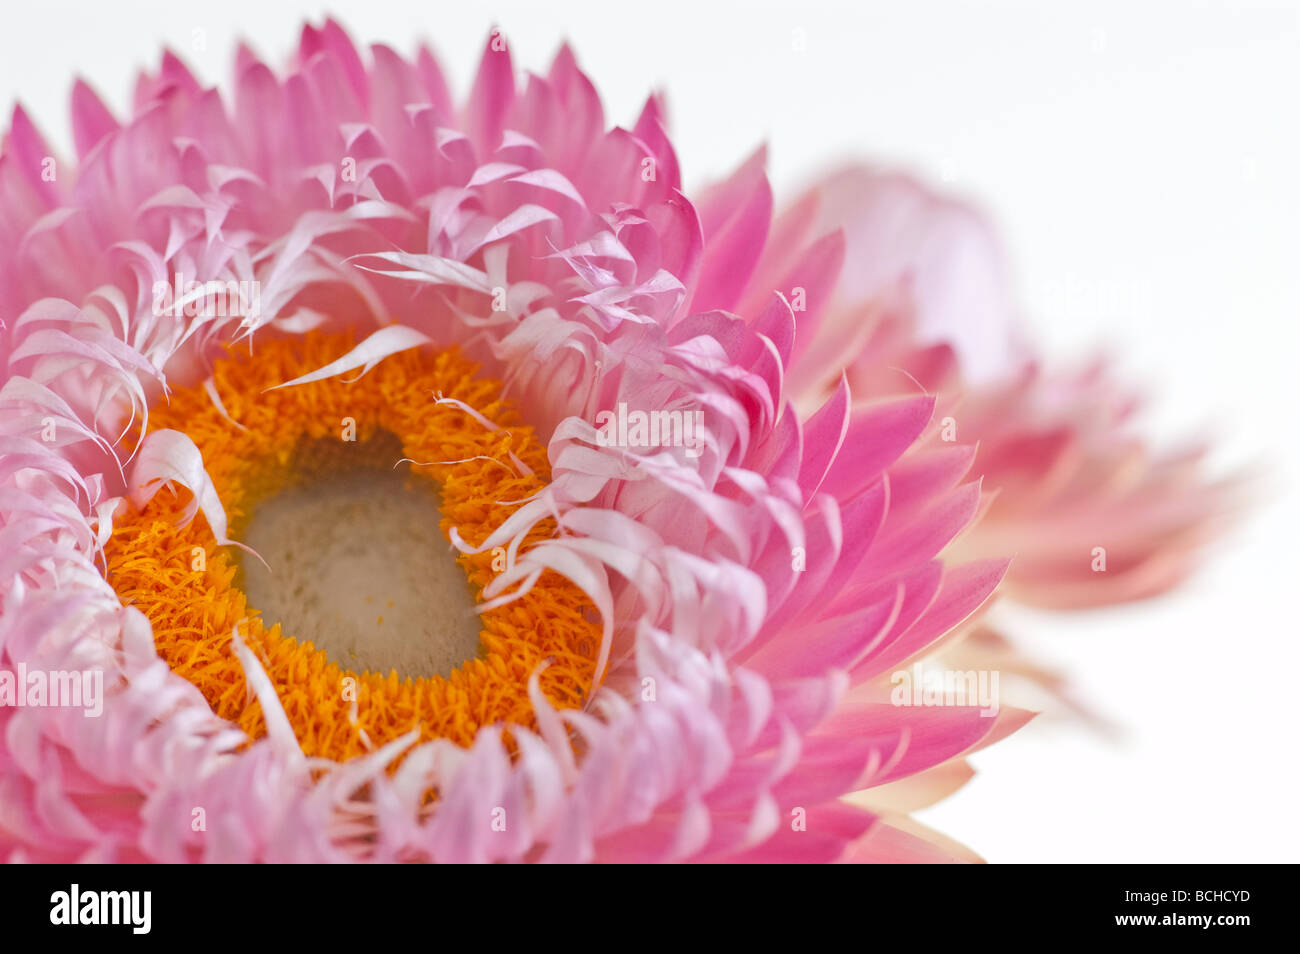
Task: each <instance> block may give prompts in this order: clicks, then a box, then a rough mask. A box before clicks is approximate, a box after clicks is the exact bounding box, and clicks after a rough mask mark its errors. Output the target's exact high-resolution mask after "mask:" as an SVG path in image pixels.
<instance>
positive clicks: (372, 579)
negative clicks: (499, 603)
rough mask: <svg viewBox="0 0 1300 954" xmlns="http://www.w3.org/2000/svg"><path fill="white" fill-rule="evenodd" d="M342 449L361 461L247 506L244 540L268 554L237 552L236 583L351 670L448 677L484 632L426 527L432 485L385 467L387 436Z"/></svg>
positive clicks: (432, 520) (270, 614) (435, 496)
mask: <svg viewBox="0 0 1300 954" xmlns="http://www.w3.org/2000/svg"><path fill="white" fill-rule="evenodd" d="M343 446H344V447H349V446H351V447H356V448H357V449H358V451H359V452H360V453H359V455H349V456H359V457H360V458H361V459H359V460H357V461H347V462H346V465H345V466H339V465H338V464H336V465H334V467H333V468H331V469H332V470H333V471H334V472H333V473H330V474H329V475H328V476H324V477H317V478H315V479H314V480H309V481H306V482H303V483H301V484H298V485H295V486H291V487H288V488H286V489H284V490H282V491H280V492H279V493H278V494H275V495H274V496H272V497H268V498H267V499H265V500H263V501H260V502H258V503H256V504H254V505H253V507H252V508H251V509H250V512H249V515H248V519H247V522H246V523H245V525H244V527H243V529H242V531H241V533H240V541H241V542H242V543H244V544H245V545H246V546H248V547H250V548H251V549H253V550H254V551H256V553H257V554H258V556H260V557H261V560H264V561H265V563H263V562H261V560H258V559H256V558H254V557H252V556H249V555H248V554H247V553H244V552H240V553H239V554H238V555H237V559H238V561H239V574H238V575H237V577H236V582H237V583H238V585H239V587H240V589H242V590H243V591H244V595H245V596H247V597H248V602H249V603H250V604H251V605H253V606H256V607H257V608H258V609H260V610H261V612H262V617H263V619H265V620H267V621H269V622H276V623H279V624H280V627H281V628H282V629H283V630H284V631H286V632H290V633H296V634H298V636H299V638H302V639H310V640H311V641H312V642H313V643H314V644H315V646H316V648H317V649H319V650H321V651H323V652H324V653H325V654H326V655H327V656H329V658H330V659H333V660H336V661H338V662H339V663H341V664H344V665H346V666H347V667H348V668H350V669H360V670H364V671H368V672H378V673H387V672H389V671H393V670H395V671H396V672H398V673H399V674H401V675H403V676H415V677H421V678H424V677H428V676H435V675H439V676H448V675H450V674H451V672H452V670H454V669H455V668H456V667H457V666H459V665H460V664H461V663H463V662H465V661H466V660H469V659H473V658H475V657H477V656H478V654H479V650H480V648H481V641H480V639H479V630H480V626H479V618H478V614H477V613H476V612H475V611H474V591H473V588H472V587H471V586H470V584H469V580H468V579H466V577H465V572H464V570H462V569H461V568H460V567H459V566H458V565H457V564H456V561H455V560H454V559H453V557H452V552H451V550H450V548H449V547H448V545H447V542H446V541H445V540H443V539H442V537H441V535H440V534H438V533H436V532H431V530H433V529H436V528H437V526H438V523H439V521H440V520H441V519H442V515H441V513H440V512H439V507H440V505H441V499H440V494H439V493H438V490H437V488H436V487H435V486H434V483H433V481H431V480H428V479H425V478H423V477H421V476H420V475H411V474H409V473H403V472H400V471H396V470H394V469H393V468H392V464H393V463H396V462H397V461H399V460H401V458H402V445H401V442H400V441H399V440H398V439H397V438H396V437H395V436H394V435H392V434H380V435H377V436H376V437H375V438H373V439H372V440H370V441H367V442H366V443H365V444H359V445H358V444H354V445H347V444H345V445H343ZM385 462H387V463H385ZM371 464H374V465H375V466H368V465H371ZM401 466H402V470H403V471H409V466H408V465H406V464H403V465H401Z"/></svg>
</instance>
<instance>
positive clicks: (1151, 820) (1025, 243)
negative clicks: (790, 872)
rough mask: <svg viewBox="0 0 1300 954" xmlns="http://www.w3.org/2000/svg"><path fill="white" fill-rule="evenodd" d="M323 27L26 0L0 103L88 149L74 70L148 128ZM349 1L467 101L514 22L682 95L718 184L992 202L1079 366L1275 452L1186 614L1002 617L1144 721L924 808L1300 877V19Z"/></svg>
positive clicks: (1194, 421)
mask: <svg viewBox="0 0 1300 954" xmlns="http://www.w3.org/2000/svg"><path fill="white" fill-rule="evenodd" d="M323 9H325V8H323V7H320V6H318V5H316V4H310V3H292V2H289V3H285V2H267V0H256V2H248V0H222V2H219V3H202V4H193V5H191V6H188V7H187V5H185V4H180V3H175V2H169V3H143V2H122V0H114V2H112V3H99V2H93V3H92V2H85V3H59V2H42V3H23V4H10V5H8V6H7V8H6V11H5V29H4V30H3V31H0V94H2V98H3V100H4V101H5V102H11V101H12V100H14V99H15V98H17V99H20V100H21V101H22V102H23V104H24V105H25V106H26V107H27V108H28V110H29V112H30V113H31V114H32V116H33V117H34V118H35V119H36V121H37V123H38V125H40V126H41V128H42V129H43V130H44V131H45V133H46V134H47V136H48V137H49V138H50V139H51V140H52V141H53V142H54V144H55V145H56V146H58V147H61V148H62V150H63V152H64V153H65V154H67V153H70V152H71V150H70V149H69V148H68V147H69V146H70V143H71V133H70V128H69V125H68V121H67V107H66V104H67V97H68V94H69V91H70V88H71V82H72V78H73V77H74V76H75V75H77V74H80V75H82V76H84V77H86V78H87V79H88V80H89V81H90V82H91V83H92V85H94V86H95V87H96V88H97V89H98V90H99V91H100V93H101V95H102V96H104V97H105V98H106V100H107V101H108V102H109V103H110V105H112V106H114V107H116V108H118V109H119V110H120V109H121V108H122V107H123V106H125V104H126V103H127V101H128V97H129V91H130V88H131V82H132V76H133V73H134V71H135V70H136V69H138V68H140V67H142V66H145V65H148V66H151V67H152V66H154V65H156V62H157V54H158V50H159V48H160V45H161V44H163V43H166V44H168V45H170V46H171V47H172V48H173V49H174V50H176V51H177V52H178V53H179V54H180V55H181V56H182V57H183V58H185V59H186V60H187V62H189V64H190V65H191V68H192V69H194V70H195V72H196V73H197V74H198V75H199V77H200V78H201V79H203V80H205V81H207V82H220V83H223V84H224V83H227V82H228V79H229V73H230V62H231V60H230V55H231V51H232V49H233V43H234V41H235V39H236V38H237V37H243V38H245V39H247V40H249V41H250V43H251V45H252V46H253V47H254V48H255V49H256V50H257V51H258V52H260V53H261V54H262V55H263V56H266V57H269V58H271V59H272V60H273V61H274V62H276V63H279V62H282V61H283V59H284V57H285V56H286V55H287V54H288V52H289V50H290V49H291V47H292V45H293V43H294V42H295V41H296V36H297V24H298V22H299V21H300V20H301V18H302V17H304V16H312V17H319V16H320V15H321V11H322V10H323ZM329 9H332V10H333V11H335V12H336V14H337V15H338V16H339V17H340V18H341V19H342V21H343V22H344V24H345V25H346V26H347V27H348V28H349V29H350V30H351V31H352V34H353V37H354V39H356V40H357V41H359V42H372V41H383V42H386V43H388V44H390V45H392V46H394V47H396V48H397V49H399V50H402V51H404V52H409V51H410V50H411V49H412V48H413V45H414V41H415V39H416V38H417V37H424V38H427V39H429V40H431V41H432V42H433V44H434V46H435V48H436V49H437V51H438V52H439V54H440V56H441V58H442V60H443V63H444V66H445V68H446V72H447V74H448V77H449V79H450V80H451V81H452V82H453V84H454V86H455V88H456V89H457V90H458V91H460V92H461V93H463V92H464V91H465V90H467V88H468V84H469V80H470V78H471V76H472V70H473V66H474V63H475V61H476V59H477V57H478V55H479V52H480V50H481V48H482V46H483V43H484V40H485V38H486V36H487V34H488V31H489V29H490V27H491V26H492V25H493V24H494V23H495V24H499V25H500V26H501V27H502V28H503V30H504V32H505V34H506V36H507V38H508V40H509V41H510V43H511V45H512V50H513V53H514V57H515V62H516V65H517V66H520V67H524V68H530V69H533V70H537V71H539V72H541V71H544V69H545V68H546V66H547V65H548V64H549V61H550V57H551V55H552V54H553V52H554V50H555V48H556V46H557V44H558V43H559V41H560V40H561V39H563V38H566V37H567V38H568V39H569V40H570V41H571V42H572V43H573V45H574V47H575V49H576V51H577V55H578V58H579V62H580V63H581V64H582V65H583V67H584V68H585V69H586V70H587V71H588V72H589V73H590V74H591V76H592V78H593V80H594V81H595V83H596V85H597V87H598V88H599V89H600V91H601V93H602V96H603V98H604V102H605V106H606V113H607V116H608V117H609V118H610V119H611V121H613V122H618V123H630V122H632V121H633V120H634V119H635V118H636V115H637V113H638V111H639V109H640V106H641V103H642V101H643V99H644V96H645V94H646V92H647V91H648V90H650V89H652V88H656V87H657V88H660V89H663V90H665V91H666V92H667V96H668V102H669V108H670V113H671V119H672V126H673V132H674V133H675V140H676V144H677V149H678V153H679V157H680V158H681V160H682V164H683V168H684V170H685V174H686V177H687V186H688V188H690V187H696V186H698V185H700V184H701V183H703V182H705V181H708V180H710V179H712V178H715V177H717V176H719V175H721V174H722V173H723V172H725V171H726V170H727V169H728V168H729V167H730V166H732V165H733V164H734V163H736V162H738V161H739V160H740V159H742V158H743V157H745V156H746V155H747V154H748V153H749V152H750V151H751V150H752V149H753V148H754V147H755V146H756V145H757V144H758V143H760V142H761V141H764V140H766V141H768V143H769V144H770V147H771V152H770V156H771V171H772V177H773V181H774V185H775V187H776V189H777V192H778V196H781V195H784V196H786V197H789V196H790V195H791V194H792V192H793V190H794V189H796V188H797V187H798V186H800V185H801V184H803V183H804V182H805V181H806V180H807V178H808V177H809V176H811V175H812V174H813V173H815V172H816V171H818V170H819V169H821V168H823V167H825V166H827V165H829V164H830V163H831V162H832V161H833V160H835V159H838V158H843V157H858V158H870V159H873V160H877V161H881V162H885V163H888V164H897V165H902V166H905V167H908V168H911V169H913V170H915V171H917V172H920V173H921V174H923V175H925V176H927V177H928V178H930V179H931V180H933V181H936V182H941V183H946V185H947V188H950V189H952V190H955V191H957V192H959V193H960V194H963V195H965V196H968V197H970V198H973V199H975V200H976V201H978V202H979V203H980V204H981V205H982V206H984V207H985V208H986V209H988V210H990V213H991V214H992V215H993V218H994V221H995V222H996V224H997V226H998V228H999V229H1000V231H1001V233H1002V235H1003V237H1004V239H1005V241H1006V244H1007V246H1008V249H1009V252H1010V255H1011V258H1012V262H1013V266H1014V273H1015V279H1016V286H1017V293H1018V296H1019V300H1020V302H1021V303H1022V304H1023V305H1024V310H1025V313H1026V316H1027V317H1028V320H1029V321H1030V322H1031V325H1032V327H1033V329H1034V332H1035V334H1036V335H1037V337H1038V339H1039V341H1041V342H1042V343H1043V344H1044V346H1045V348H1046V349H1047V350H1048V353H1049V354H1050V355H1053V356H1055V357H1057V358H1063V357H1064V358H1069V357H1079V356H1082V355H1083V354H1084V353H1085V352H1086V351H1087V350H1088V349H1089V348H1091V347H1093V346H1096V345H1098V344H1105V345H1109V346H1110V347H1111V348H1112V349H1113V350H1114V351H1115V353H1116V354H1117V355H1118V356H1119V357H1120V361H1121V366H1122V367H1123V368H1125V369H1126V370H1127V372H1128V373H1129V376H1130V378H1131V379H1132V380H1134V381H1135V382H1137V383H1139V384H1140V385H1141V386H1142V387H1143V388H1145V389H1146V390H1147V391H1149V392H1150V393H1151V394H1152V395H1153V396H1155V397H1156V400H1155V402H1154V406H1153V407H1152V409H1151V413H1150V414H1149V415H1148V418H1147V421H1148V423H1149V430H1150V433H1152V434H1153V435H1155V436H1156V437H1157V438H1158V439H1159V440H1160V441H1162V442H1172V441H1174V440H1176V439H1177V438H1179V437H1182V436H1185V435H1188V434H1194V433H1200V432H1202V431H1203V430H1204V429H1205V428H1207V427H1212V428H1213V432H1214V433H1216V434H1217V435H1218V436H1219V437H1220V440H1221V447H1222V448H1223V450H1222V453H1221V459H1220V464H1221V465H1222V466H1225V467H1231V466H1233V465H1234V464H1242V463H1251V462H1262V463H1263V464H1264V465H1265V467H1266V468H1267V474H1268V480H1269V483H1268V485H1267V487H1266V488H1265V489H1264V490H1262V491H1261V492H1260V494H1259V498H1258V501H1257V509H1256V511H1255V513H1254V515H1253V516H1252V517H1251V519H1249V520H1248V521H1247V522H1245V523H1244V524H1243V525H1242V526H1241V527H1240V528H1239V529H1238V530H1237V532H1235V533H1234V534H1233V535H1232V536H1231V537H1230V538H1229V539H1227V540H1225V541H1224V542H1223V543H1221V544H1220V545H1219V546H1218V547H1217V548H1216V551H1215V552H1214V553H1212V554H1210V556H1211V562H1210V563H1209V565H1208V566H1207V568H1206V569H1205V570H1204V571H1203V572H1201V573H1200V574H1199V575H1198V576H1197V578H1196V579H1194V580H1193V581H1192V582H1191V583H1190V585H1188V586H1187V587H1186V588H1184V589H1183V590H1182V591H1180V592H1179V593H1177V594H1175V595H1174V596H1172V597H1167V598H1164V599H1161V600H1157V601H1153V602H1150V603H1147V604H1144V605H1141V606H1138V607H1128V608H1123V609H1117V610H1107V611H1101V612H1094V613H1089V614H1081V615H1076V616H1073V617H1070V618H1068V619H1062V618H1060V617H1051V616H1039V615H1035V614H1028V613H1023V612H1021V613H1015V614H1004V616H1003V618H1004V619H1005V620H1007V621H1008V622H1009V624H1010V625H1011V626H1012V627H1013V629H1014V632H1015V633H1016V634H1017V635H1018V636H1020V637H1021V642H1023V643H1025V644H1026V645H1029V646H1032V647H1033V648H1034V649H1036V650H1037V651H1039V652H1042V653H1044V654H1046V655H1047V656H1048V657H1049V658H1051V659H1053V660H1055V661H1057V662H1059V663H1061V664H1063V665H1065V666H1067V667H1068V668H1070V669H1071V671H1073V672H1074V673H1076V674H1077V677H1078V684H1079V687H1080V690H1081V694H1082V695H1083V696H1084V698H1086V699H1087V700H1088V701H1089V702H1090V703H1091V704H1092V705H1093V706H1094V708H1096V709H1097V710H1099V711H1100V712H1101V713H1102V714H1103V715H1105V716H1106V717H1107V718H1109V719H1110V720H1112V721H1113V722H1115V723H1118V724H1119V725H1121V726H1123V727H1125V733H1124V734H1123V736H1122V737H1120V738H1119V739H1117V740H1116V739H1106V738H1102V737H1100V736H1098V735H1097V734H1095V733H1090V732H1088V731H1087V730H1084V729H1082V728H1079V727H1071V726H1068V725H1062V724H1055V725H1053V724H1039V723H1035V724H1033V725H1031V726H1030V727H1029V728H1028V729H1026V730H1025V731H1024V732H1022V733H1020V734H1019V735H1018V736H1017V737H1015V738H1013V739H1012V740H1011V741H1010V742H1008V743H1007V744H1003V745H999V746H996V747H995V748H994V749H992V750H990V751H988V752H986V753H983V754H981V755H980V756H977V758H976V764H977V766H978V767H979V769H980V774H979V775H978V776H977V777H976V779H975V780H974V781H973V782H972V783H971V784H970V785H969V786H968V787H967V788H965V789H964V790H962V791H961V792H959V793H958V794H957V795H956V796H955V797H953V798H952V799H950V800H948V801H947V802H944V803H942V804H941V805H939V806H936V807H935V808H933V809H930V810H928V811H926V812H925V813H923V815H922V818H923V820H925V821H926V822H927V823H929V824H931V825H933V826H935V827H937V828H940V829H941V830H943V831H945V832H947V833H949V834H951V835H953V836H954V837H957V838H959V839H960V840H962V841H964V842H966V843H967V844H969V845H971V846H973V847H974V848H976V849H977V850H978V851H980V852H981V853H982V854H983V855H984V856H985V857H987V858H988V859H989V860H990V861H1070V862H1082V861H1260V860H1277V861H1282V860H1289V861H1294V860H1296V858H1297V848H1300V840H1298V838H1297V827H1298V826H1297V824H1296V820H1295V807H1296V783H1297V769H1296V755H1297V736H1296V731H1297V718H1296V712H1297V707H1296V703H1295V695H1296V693H1297V690H1298V688H1300V680H1298V679H1297V677H1298V676H1300V658H1298V653H1297V635H1298V630H1300V627H1298V626H1297V622H1296V613H1295V607H1296V601H1295V593H1296V591H1297V588H1298V586H1300V580H1297V563H1296V558H1295V550H1294V543H1295V541H1296V540H1297V539H1298V538H1300V502H1298V500H1297V496H1296V493H1295V488H1296V486H1297V479H1296V478H1297V475H1298V473H1300V452H1298V451H1297V414H1298V413H1300V393H1298V391H1300V388H1298V386H1297V378H1298V377H1300V374H1298V370H1300V369H1297V360H1298V358H1300V333H1298V332H1297V319H1300V268H1297V264H1298V263H1297V251H1300V242H1298V241H1297V237H1296V223H1297V221H1300V185H1298V184H1297V183H1298V181H1300V180H1298V179H1297V175H1298V174H1300V134H1298V133H1297V129H1298V128H1300V127H1298V124H1300V108H1298V107H1300V103H1298V102H1297V100H1298V98H1300V12H1298V11H1300V7H1298V6H1297V4H1296V3H1282V2H1277V3H1264V2H1259V3H1245V2H1243V3H1204V2H1199V3H1194V2H1177V3H1150V2H1148V3H1135V2H1132V0H1126V2H1096V0H1090V2H1086V3H1076V4H1074V5H1073V7H1072V8H1067V7H1066V6H1065V5H1063V4H1059V3H1050V4H1047V3H1041V2H1032V0H1024V2H1015V3H1012V2H1000V3H957V2H948V3H933V2H930V3H927V2H919V3H918V2H905V3H904V2H901V0H900V2H894V3H890V4H884V3H880V2H876V0H870V2H845V3H843V4H826V3H809V2H798V3H794V2H787V3H775V4H774V3H755V2H745V3H735V4H731V3H705V2H703V0H692V2H665V0H656V2H645V3H616V2H613V0H604V2H596V3H559V2H539V0H530V2H512V3H507V2H494V3H489V4H476V5H474V7H473V8H471V5H470V4H469V3H466V2H457V3H440V2H420V3H415V2H411V3H401V4H397V3H392V4H388V3H381V2H376V0H370V2H360V3H353V2H338V3H334V4H333V5H332V6H331V7H330V8H329ZM196 31H200V32H199V33H196ZM196 38H201V40H202V46H203V48H202V49H196V43H195V40H196ZM800 41H802V46H803V49H802V50H800V49H798V48H797V47H799V46H800ZM1042 721H1043V720H1039V722H1042ZM1220 887H1232V886H1231V885H1228V886H1220Z"/></svg>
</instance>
